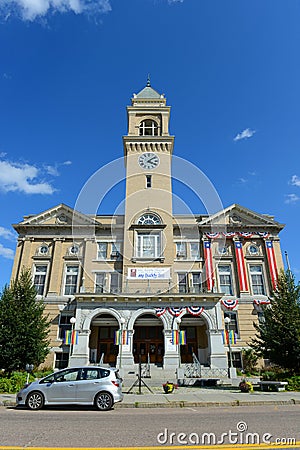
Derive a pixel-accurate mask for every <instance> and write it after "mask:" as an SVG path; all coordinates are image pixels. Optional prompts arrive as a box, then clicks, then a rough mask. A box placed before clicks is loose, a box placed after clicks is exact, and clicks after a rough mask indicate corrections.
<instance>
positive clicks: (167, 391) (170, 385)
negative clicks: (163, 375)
mask: <svg viewBox="0 0 300 450" xmlns="http://www.w3.org/2000/svg"><path fill="white" fill-rule="evenodd" d="M174 388H175V385H174V383H169V381H167V382H166V383H164V384H163V390H164V392H165V394H171V393H172V392H173V391H174Z"/></svg>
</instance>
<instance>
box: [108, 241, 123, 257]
mask: <svg viewBox="0 0 300 450" xmlns="http://www.w3.org/2000/svg"><path fill="white" fill-rule="evenodd" d="M110 256H111V258H119V257H120V256H121V242H112V244H111V255H110Z"/></svg>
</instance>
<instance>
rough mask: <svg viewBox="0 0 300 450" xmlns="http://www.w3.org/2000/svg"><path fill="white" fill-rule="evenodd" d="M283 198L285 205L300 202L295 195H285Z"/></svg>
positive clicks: (299, 198)
mask: <svg viewBox="0 0 300 450" xmlns="http://www.w3.org/2000/svg"><path fill="white" fill-rule="evenodd" d="M285 197H286V199H285V201H284V203H287V204H294V203H297V202H298V201H299V200H300V197H298V195H296V194H286V196H285Z"/></svg>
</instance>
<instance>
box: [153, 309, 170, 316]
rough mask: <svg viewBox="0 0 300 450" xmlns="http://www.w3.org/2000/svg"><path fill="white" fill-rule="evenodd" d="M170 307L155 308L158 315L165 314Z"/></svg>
mask: <svg viewBox="0 0 300 450" xmlns="http://www.w3.org/2000/svg"><path fill="white" fill-rule="evenodd" d="M167 310H168V308H155V313H156V315H157V317H161V316H163V315H164V314H165V313H166V312H167Z"/></svg>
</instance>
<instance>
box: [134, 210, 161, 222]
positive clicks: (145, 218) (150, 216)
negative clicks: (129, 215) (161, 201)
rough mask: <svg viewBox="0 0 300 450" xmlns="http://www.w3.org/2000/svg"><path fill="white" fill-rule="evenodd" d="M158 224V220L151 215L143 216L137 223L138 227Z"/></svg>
mask: <svg viewBox="0 0 300 450" xmlns="http://www.w3.org/2000/svg"><path fill="white" fill-rule="evenodd" d="M160 223H161V220H160V218H159V217H158V216H156V215H155V214H152V213H145V214H143V215H142V216H141V217H140V218H139V220H138V221H137V224H138V225H159V224H160Z"/></svg>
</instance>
